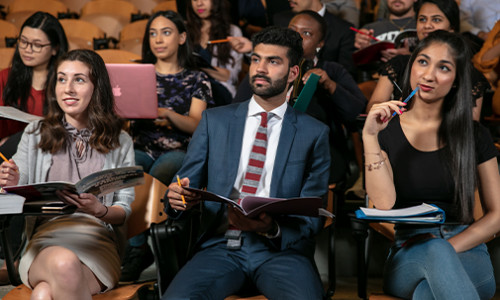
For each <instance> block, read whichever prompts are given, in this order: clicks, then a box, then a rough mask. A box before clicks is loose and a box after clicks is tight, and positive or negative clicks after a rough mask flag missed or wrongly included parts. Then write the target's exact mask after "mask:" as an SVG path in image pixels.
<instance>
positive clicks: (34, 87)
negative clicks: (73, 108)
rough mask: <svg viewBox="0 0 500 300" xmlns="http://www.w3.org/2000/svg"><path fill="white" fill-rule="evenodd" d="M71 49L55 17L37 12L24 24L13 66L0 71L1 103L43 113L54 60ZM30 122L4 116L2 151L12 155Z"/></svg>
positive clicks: (0, 131) (0, 135) (0, 132)
mask: <svg viewBox="0 0 500 300" xmlns="http://www.w3.org/2000/svg"><path fill="white" fill-rule="evenodd" d="M67 51H68V41H67V39H66V35H65V34H64V29H63V28H62V26H61V24H60V23H59V21H57V19H56V18H55V17H53V16H52V15H50V14H48V13H45V12H36V13H35V14H33V15H32V16H30V17H29V18H28V19H27V20H26V21H25V22H24V24H23V26H22V27H21V32H20V34H19V37H18V43H17V46H16V51H15V52H14V56H13V57H12V62H11V67H10V68H7V69H4V70H2V71H1V72H0V105H1V106H13V107H16V108H18V109H20V110H22V111H24V112H27V113H30V114H34V115H39V116H41V115H42V113H43V107H44V102H45V87H46V81H47V78H48V76H49V75H50V73H51V72H52V71H53V65H54V62H55V61H56V60H57V58H58V57H59V56H61V55H62V54H64V53H66V52H67ZM25 126H26V123H22V122H18V121H14V120H7V119H0V152H2V153H3V154H4V155H5V156H6V157H8V158H10V157H11V156H12V155H13V154H14V153H15V152H16V149H17V144H18V143H19V140H20V138H21V134H22V132H23V130H24V127H25Z"/></svg>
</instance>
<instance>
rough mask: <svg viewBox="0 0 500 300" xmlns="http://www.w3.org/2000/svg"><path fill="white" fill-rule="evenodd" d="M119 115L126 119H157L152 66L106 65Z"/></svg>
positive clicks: (154, 79)
mask: <svg viewBox="0 0 500 300" xmlns="http://www.w3.org/2000/svg"><path fill="white" fill-rule="evenodd" d="M106 69H107V70H108V74H109V79H110V81H111V87H112V89H113V95H114V97H115V107H116V112H117V114H118V115H119V116H120V117H122V118H125V119H156V118H157V117H158V98H157V95H156V72H155V67H154V65H152V64H106Z"/></svg>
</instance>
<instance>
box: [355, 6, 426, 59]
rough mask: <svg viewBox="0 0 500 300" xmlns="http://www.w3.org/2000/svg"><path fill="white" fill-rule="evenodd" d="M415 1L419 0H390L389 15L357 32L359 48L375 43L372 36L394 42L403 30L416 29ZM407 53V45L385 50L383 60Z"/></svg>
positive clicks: (357, 46)
mask: <svg viewBox="0 0 500 300" xmlns="http://www.w3.org/2000/svg"><path fill="white" fill-rule="evenodd" d="M415 2H417V0H388V1H387V9H388V10H389V17H388V18H387V19H384V20H379V21H376V22H373V23H369V24H366V25H365V26H363V28H361V29H360V30H359V31H361V32H362V33H356V35H355V37H354V46H355V47H356V48H357V49H364V48H366V47H368V46H370V45H371V44H373V43H375V40H373V39H372V38H371V37H370V36H372V37H375V38H377V39H378V40H379V41H389V42H394V40H395V39H396V37H397V36H398V35H399V34H400V33H401V32H403V31H406V30H413V29H415V18H414V16H415V11H414V9H413V4H414V3H415ZM407 53H409V50H408V49H407V48H406V47H403V48H399V49H388V50H384V51H382V57H381V61H383V62H386V61H388V60H389V59H391V58H393V57H394V56H396V55H398V54H407Z"/></svg>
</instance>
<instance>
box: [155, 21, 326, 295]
mask: <svg viewBox="0 0 500 300" xmlns="http://www.w3.org/2000/svg"><path fill="white" fill-rule="evenodd" d="M302 54H303V50H302V39H301V37H300V35H299V34H298V33H296V32H294V31H292V30H290V29H285V28H266V29H264V30H262V31H261V32H259V33H258V34H256V35H255V36H254V38H253V53H252V56H251V63H250V70H249V73H250V82H251V86H252V89H253V92H254V94H253V97H252V98H251V99H250V100H249V101H246V102H242V103H236V104H232V105H228V106H223V107H218V108H214V109H209V110H206V111H205V112H204V113H203V118H202V120H201V121H200V124H199V125H198V128H197V130H196V132H195V133H194V135H193V138H192V140H191V143H190V145H189V148H188V152H187V155H186V158H185V160H184V162H183V166H182V168H181V170H180V171H179V174H180V175H181V176H182V177H183V178H182V180H181V184H182V186H191V187H196V188H204V187H206V189H207V190H208V191H210V192H213V193H216V194H219V195H222V196H225V197H228V198H230V199H238V198H239V197H240V191H241V188H242V185H243V177H244V174H245V171H246V168H247V165H248V160H249V157H250V152H251V148H252V143H253V140H254V137H255V133H256V131H257V129H258V127H259V123H260V119H261V115H260V113H262V112H268V113H271V114H272V116H271V117H270V118H269V121H268V123H267V140H268V141H267V154H266V155H265V162H264V167H263V171H262V176H261V178H260V180H259V182H258V187H257V192H256V194H255V195H257V196H266V197H277V198H290V197H310V196H319V197H321V196H324V195H325V194H326V193H327V189H328V175H329V174H328V173H329V167H330V153H329V148H328V147H329V146H328V127H327V126H325V125H324V124H322V123H321V122H319V121H317V120H316V119H314V118H312V117H310V116H308V115H306V114H304V113H301V112H298V111H295V110H294V109H293V108H292V107H291V106H289V105H288V103H287V101H286V94H287V88H288V86H289V84H290V83H291V82H293V81H294V79H295V78H296V77H297V76H298V72H299V68H298V63H299V60H300V58H301V57H302ZM181 196H184V197H185V200H186V202H187V204H186V205H184V204H183V201H182V197H181ZM168 200H169V201H168V205H167V213H168V214H169V217H171V218H183V217H185V215H186V211H189V210H190V209H191V208H192V207H193V206H195V205H201V206H202V207H201V211H202V215H201V226H202V228H203V230H204V232H203V234H201V236H200V237H199V240H198V249H199V250H198V251H197V252H196V253H195V255H194V256H193V258H192V259H191V260H190V261H188V262H187V264H186V265H185V266H184V267H183V268H182V269H181V270H180V271H179V273H178V274H177V276H176V277H175V278H174V280H173V281H172V283H171V284H170V286H169V287H168V289H167V291H166V293H165V294H164V296H163V298H162V299H169V300H174V299H224V298H225V297H226V296H228V295H231V294H234V293H237V292H238V291H240V290H241V289H242V288H244V287H246V286H248V285H251V286H255V287H256V288H257V289H258V290H259V292H260V293H262V294H264V295H265V296H266V297H268V298H270V299H321V298H322V296H323V288H322V284H321V281H320V278H319V275H318V272H317V269H316V267H315V264H314V261H313V253H314V236H315V235H316V234H317V233H318V232H319V231H320V230H321V228H322V226H323V222H322V219H320V218H314V217H303V216H291V215H289V216H277V215H273V216H271V215H268V214H265V213H262V214H261V215H259V217H258V218H254V219H251V218H247V217H245V216H244V215H243V214H241V213H240V212H239V211H238V210H236V209H234V208H232V207H227V206H226V205H224V204H221V203H217V202H210V201H202V202H200V201H199V196H197V195H196V194H194V193H190V192H189V191H187V190H185V189H183V188H182V187H181V186H179V185H178V184H177V183H176V182H174V183H172V184H171V185H170V186H169V192H168ZM228 227H235V228H238V229H239V230H241V232H242V234H241V237H242V240H241V245H240V247H238V248H239V249H232V247H228V243H227V240H226V237H225V233H226V231H227V229H228Z"/></svg>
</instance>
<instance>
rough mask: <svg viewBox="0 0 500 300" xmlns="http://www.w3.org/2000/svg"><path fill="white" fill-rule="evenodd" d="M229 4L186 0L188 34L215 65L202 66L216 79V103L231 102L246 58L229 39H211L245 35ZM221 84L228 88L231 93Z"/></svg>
mask: <svg viewBox="0 0 500 300" xmlns="http://www.w3.org/2000/svg"><path fill="white" fill-rule="evenodd" d="M228 5H229V4H228V2H227V0H188V1H187V32H188V36H189V38H190V39H191V40H192V41H193V45H194V49H195V51H196V52H197V53H199V54H200V55H201V56H202V57H203V58H204V59H205V60H206V61H207V62H208V63H210V65H211V66H212V67H213V68H202V71H204V72H205V73H207V74H208V75H209V76H210V77H211V78H213V79H215V80H216V81H215V82H214V81H212V82H213V83H214V84H213V86H212V88H213V89H214V100H215V101H216V103H217V104H227V103H230V102H231V100H232V98H233V97H234V95H235V94H236V86H237V85H238V79H239V78H238V76H239V73H240V71H241V66H242V60H243V55H242V54H240V53H238V52H236V51H233V50H232V49H231V45H229V43H227V42H222V43H211V41H216V40H224V39H226V38H227V37H228V36H242V33H241V30H240V28H239V27H238V26H236V25H233V24H231V18H230V16H229V10H228ZM219 85H222V86H219ZM221 88H223V89H224V88H225V89H226V90H227V91H229V95H227V92H225V91H224V90H221ZM221 97H223V98H225V99H220V98H221ZM226 98H227V99H226Z"/></svg>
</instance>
